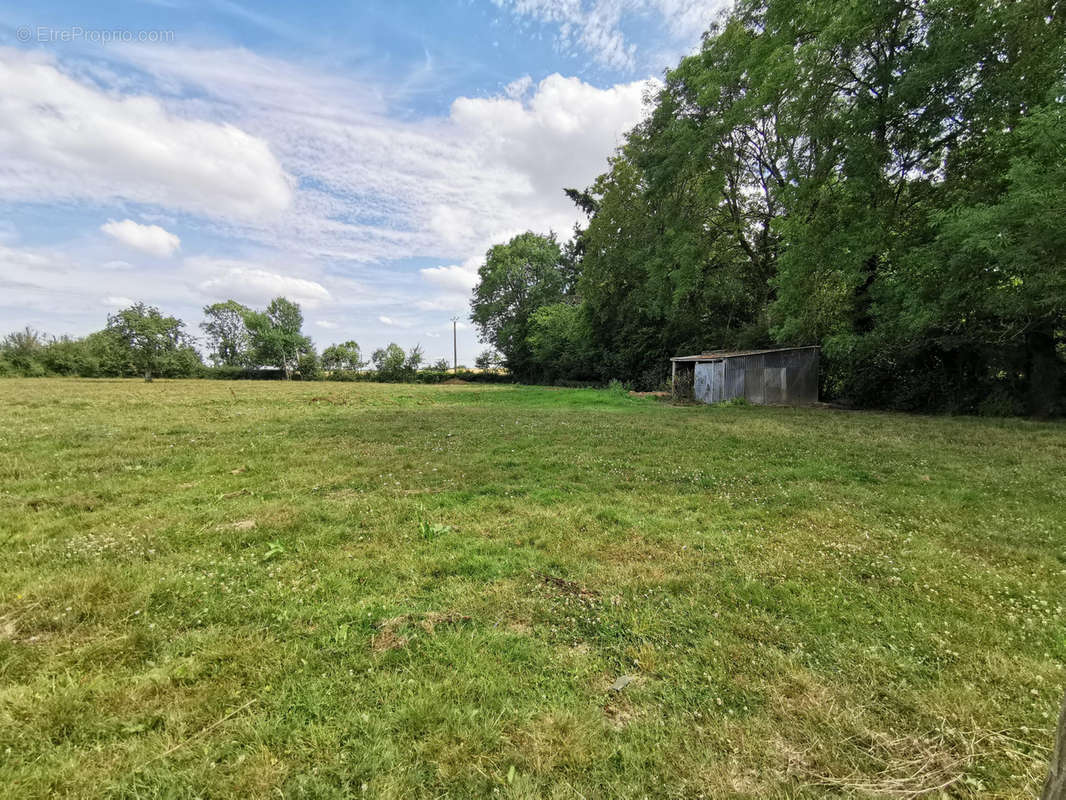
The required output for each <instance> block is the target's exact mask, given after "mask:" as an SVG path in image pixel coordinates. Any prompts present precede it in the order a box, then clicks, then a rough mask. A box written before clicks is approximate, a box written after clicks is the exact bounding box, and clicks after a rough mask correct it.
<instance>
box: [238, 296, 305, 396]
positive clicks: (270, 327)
mask: <svg viewBox="0 0 1066 800" xmlns="http://www.w3.org/2000/svg"><path fill="white" fill-rule="evenodd" d="M244 323H245V325H246V326H247V328H248V335H249V339H250V342H251V345H252V354H253V360H254V361H255V363H257V364H268V365H270V366H273V367H277V368H279V369H281V370H283V371H284V372H285V380H291V379H292V373H293V371H294V370H296V368H297V365H298V363H299V360H300V356H303V355H306V354H307V353H309V352H311V351H312V350H313V347H312V344H311V339H310V338H308V337H307V336H305V335H304V334H303V331H302V330H301V329H302V327H303V313H302V312H301V311H300V306H299V305H298V304H297V303H294V302H292V301H291V300H286V299H285V298H284V297H275V298H274V299H273V300H271V301H270V305H268V306H267V308H266V311H264V312H258V311H251V312H248V313H247V314H245V317H244Z"/></svg>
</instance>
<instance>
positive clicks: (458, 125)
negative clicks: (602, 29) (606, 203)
mask: <svg viewBox="0 0 1066 800" xmlns="http://www.w3.org/2000/svg"><path fill="white" fill-rule="evenodd" d="M122 52H123V53H124V54H125V56H126V57H129V58H131V59H132V62H131V63H130V64H129V66H132V67H133V68H135V69H138V70H142V71H143V72H144V75H143V77H142V81H147V82H148V84H149V85H155V84H157V85H158V86H159V87H165V88H166V89H167V91H168V92H170V96H169V97H168V100H167V106H168V109H169V108H173V113H174V114H180V115H181V116H204V117H208V118H216V117H217V118H220V119H225V120H226V121H227V122H228V123H229V124H231V125H236V126H239V127H240V129H241V130H243V131H247V132H248V133H249V135H252V136H255V137H256V138H257V139H261V140H262V141H264V142H269V146H270V150H271V152H272V153H275V154H276V155H277V158H278V160H279V161H280V163H281V165H283V168H284V171H285V173H287V174H288V175H292V176H294V180H299V186H298V188H296V189H294V191H293V195H292V198H293V199H292V205H291V206H290V208H289V209H288V210H287V212H286V213H285V214H284V215H282V216H280V217H278V218H276V219H272V220H270V221H255V222H247V223H243V224H242V227H240V229H239V233H240V234H241V235H242V236H244V237H246V238H248V239H251V240H254V241H256V242H258V243H259V244H262V245H264V246H267V247H270V248H272V249H276V250H289V251H294V252H296V253H298V255H299V256H300V257H301V258H305V259H342V260H345V261H348V262H352V263H372V262H379V261H387V260H392V259H400V258H407V257H426V256H433V257H438V258H443V259H448V260H449V261H451V262H452V263H458V262H460V261H461V260H462V259H467V258H469V257H470V256H472V255H474V254H481V253H484V251H485V249H486V248H487V247H488V246H489V245H490V244H493V243H495V242H497V241H499V240H500V239H501V238H504V237H509V236H512V235H514V234H515V233H519V232H521V231H524V230H527V229H532V230H547V229H549V228H552V229H554V230H556V231H559V232H560V233H562V234H567V233H569V230H570V227H571V226H572V225H573V223H574V222H575V221H577V220H578V218H579V213H578V212H577V210H576V209H575V208H574V206H573V204H572V203H571V202H570V201H569V200H568V199H567V198H566V197H565V195H563V193H562V189H563V187H565V186H577V187H582V188H583V187H584V186H586V185H587V184H588V183H590V182H591V181H592V180H593V179H594V178H595V177H596V176H597V175H598V174H599V173H601V172H603V171H604V170H605V169H606V168H607V158H608V156H610V155H611V153H612V151H613V150H614V148H615V147H616V146H617V145H618V144H620V143H621V140H622V135H623V134H624V132H625V131H626V130H627V129H628V128H630V127H631V126H632V125H634V124H635V123H636V122H638V121H639V120H640V119H641V117H642V115H643V112H644V108H643V102H642V92H643V90H644V88H645V85H646V84H644V83H641V82H634V83H626V84H619V85H617V86H613V87H610V88H607V89H600V88H597V87H595V86H592V85H590V84H588V83H585V82H583V81H581V80H579V79H577V78H564V77H563V76H561V75H550V76H548V77H547V78H545V79H544V80H542V81H540V82H539V83H537V84H533V83H532V81H529V84H528V85H527V84H526V81H525V80H524V79H520V80H519V81H518V82H517V86H512V91H511V94H512V97H509V96H507V95H506V94H503V95H500V96H498V97H477V98H472V97H460V98H457V99H456V100H455V101H454V103H453V104H452V106H451V108H450V111H449V114H448V115H447V116H446V117H442V118H441V117H438V118H421V119H417V120H410V119H394V118H391V117H389V116H388V115H387V113H386V111H385V108H384V107H383V106H382V103H381V99H380V97H375V94H374V91H373V90H372V89H370V88H368V87H367V85H365V84H364V83H361V82H360V81H358V80H352V79H344V78H339V77H337V76H335V75H328V74H323V73H313V72H309V71H307V70H305V69H302V68H300V67H298V66H296V65H293V64H291V63H288V62H282V61H278V60H273V59H268V58H264V57H261V56H257V55H254V54H250V53H247V52H246V51H243V50H213V51H190V50H185V49H183V48H180V47H168V48H163V49H159V48H156V49H148V48H145V49H137V48H131V49H128V50H124V51H122ZM519 89H521V91H522V94H521V95H518V94H517V91H518V90H519ZM175 95H176V96H175ZM181 97H191V98H193V99H184V100H183V99H180V98H181ZM222 232H223V233H231V232H232V231H228V230H223V231H222ZM446 263H447V262H446Z"/></svg>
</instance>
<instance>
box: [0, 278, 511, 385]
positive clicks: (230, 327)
mask: <svg viewBox="0 0 1066 800" xmlns="http://www.w3.org/2000/svg"><path fill="white" fill-rule="evenodd" d="M200 329H201V331H202V333H203V337H204V343H205V344H206V347H207V351H208V360H209V361H210V365H208V364H205V363H204V360H203V358H202V356H201V353H200V351H199V350H198V349H197V346H196V345H197V340H196V338H195V337H194V336H193V335H191V334H190V333H189V332H188V329H187V328H186V326H185V323H184V322H183V321H182V320H180V319H178V318H177V317H170V316H165V315H164V314H163V313H162V312H161V311H160V310H159V309H158V308H155V307H154V306H149V305H146V304H144V303H134V304H133V305H131V306H130V307H128V308H124V309H122V310H120V311H117V312H115V313H114V314H109V315H108V317H107V324H106V326H105V327H104V328H103V329H102V330H100V331H96V332H94V333H91V334H89V335H88V336H85V337H80V338H79V337H71V336H60V337H47V336H45V335H43V334H41V333H39V332H37V331H35V330H33V329H31V328H26V329H25V330H22V331H17V332H15V333H11V334H9V335H7V336H6V337H4V339H3V340H0V375H21V376H31V377H34V376H44V375H73V376H80V377H131V376H140V377H143V378H144V379H145V380H146V381H151V380H152V379H153V378H154V377H168V378H187V377H217V378H254V377H273V376H276V377H279V378H284V379H285V380H291V379H293V378H294V377H295V378H299V379H300V380H315V379H318V378H322V377H327V378H332V379H334V380H380V381H390V382H402V381H430V382H432V381H436V380H443V379H445V378H446V377H455V376H456V375H457V374H459V375H461V376H462V377H464V378H466V379H473V380H489V379H493V378H496V377H501V376H500V375H499V374H498V373H497V372H477V373H475V372H471V371H470V370H467V368H466V367H461V370H462V371H460V370H455V369H450V368H451V367H452V365H449V364H448V362H447V361H446V360H445V359H440V360H438V361H436V362H434V363H432V364H427V363H425V357H424V354H423V351H422V348H421V346H420V345H415V346H414V347H412V348H411V349H410V350H408V351H406V352H405V351H404V350H403V348H401V347H400V346H399V345H398V344H395V343H390V344H389V345H388V346H387V347H382V348H379V349H377V350H374V351H373V352H372V353H371V354H370V358H369V359H368V360H364V358H363V355H362V351H361V350H360V347H359V344H358V343H357V342H355V341H350V340H349V341H346V342H341V343H339V344H332V345H330V346H329V347H327V348H325V349H324V350H323V351H322V352H321V354H319V353H318V352H317V351H316V349H315V346H314V343H313V342H312V341H311V338H310V337H309V336H307V335H306V334H305V333H304V332H303V312H302V311H301V309H300V306H299V304H298V303H295V302H293V301H291V300H288V299H286V298H284V297H276V298H274V299H273V300H271V301H270V303H269V304H268V305H267V307H266V308H265V309H262V310H256V309H252V308H249V307H247V306H245V305H242V304H241V303H238V302H236V301H234V300H226V301H225V302H222V303H214V304H212V305H208V306H205V307H204V321H203V322H202V323H200ZM475 363H476V365H477V366H478V367H479V369H481V370H491V369H493V368H495V367H496V366H498V364H499V358H498V356H497V355H496V354H495V353H493V352H492V351H489V350H486V351H485V352H483V353H481V354H480V355H479V356H478V358H477V360H476V362H475Z"/></svg>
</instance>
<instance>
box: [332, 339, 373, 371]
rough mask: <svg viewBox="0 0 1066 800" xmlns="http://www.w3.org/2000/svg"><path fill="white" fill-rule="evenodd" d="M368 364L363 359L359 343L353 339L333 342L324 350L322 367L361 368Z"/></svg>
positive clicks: (335, 368) (338, 368) (337, 368)
mask: <svg viewBox="0 0 1066 800" xmlns="http://www.w3.org/2000/svg"><path fill="white" fill-rule="evenodd" d="M365 366H366V362H365V361H363V360H362V353H361V352H360V350H359V344H358V343H357V342H354V341H352V340H348V341H347V342H341V343H340V344H332V345H330V346H329V347H327V348H326V349H325V350H323V351H322V368H323V369H325V370H329V371H333V370H352V371H355V370H359V369H362V368H363V367H365Z"/></svg>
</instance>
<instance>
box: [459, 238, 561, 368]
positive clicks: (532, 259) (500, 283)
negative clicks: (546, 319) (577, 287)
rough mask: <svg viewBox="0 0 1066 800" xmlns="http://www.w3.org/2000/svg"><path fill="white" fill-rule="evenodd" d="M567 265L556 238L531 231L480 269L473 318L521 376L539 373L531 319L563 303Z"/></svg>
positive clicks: (492, 252)
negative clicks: (545, 308) (531, 340)
mask: <svg viewBox="0 0 1066 800" xmlns="http://www.w3.org/2000/svg"><path fill="white" fill-rule="evenodd" d="M561 261H562V250H561V249H560V247H559V242H558V241H557V240H556V238H555V235H554V234H550V235H548V236H541V235H539V234H536V233H528V232H527V233H523V234H520V235H518V236H515V237H514V238H513V239H511V241H509V242H507V243H506V244H498V245H496V246H494V247H492V248H491V249H490V250H489V251H488V253H486V255H485V263H484V264H482V265H481V268H480V269H479V270H478V278H479V280H478V285H477V287H476V288H475V289H474V296H473V298H472V300H471V301H470V307H471V310H472V314H471V318H472V319H473V320H474V323H475V324H476V325H477V327H478V333H479V335H480V338H481V341H483V342H486V343H488V344H491V345H493V346H494V347H495V348H496V349H497V350H499V351H500V352H501V353H503V356H504V358H505V359H506V362H507V367H508V369H510V370H511V372H513V373H515V374H516V375H520V376H529V375H531V374H535V373H536V371H537V365H536V363H535V362H534V360H533V358H532V353H531V351H530V346H529V341H528V335H529V320H530V317H531V316H532V315H533V312H535V311H536V310H537V309H538V308H540V307H541V306H545V305H549V304H551V303H557V302H559V301H560V300H562V298H563V296H564V292H565V290H566V286H567V276H566V275H565V274H564V271H563V269H562V266H561Z"/></svg>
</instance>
